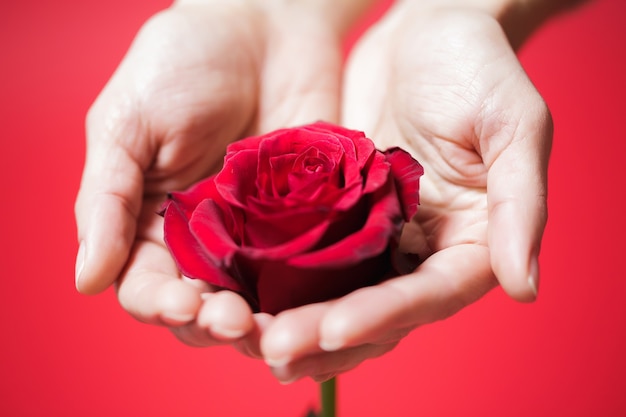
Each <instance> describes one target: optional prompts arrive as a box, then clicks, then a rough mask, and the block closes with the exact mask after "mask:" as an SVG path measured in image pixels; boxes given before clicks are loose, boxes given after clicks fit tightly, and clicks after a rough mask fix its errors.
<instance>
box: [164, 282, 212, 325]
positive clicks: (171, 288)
mask: <svg viewBox="0 0 626 417" xmlns="http://www.w3.org/2000/svg"><path fill="white" fill-rule="evenodd" d="M154 297H155V307H156V308H157V309H158V311H159V316H160V318H161V320H162V321H163V323H164V324H166V325H168V326H182V325H184V324H187V323H189V322H191V321H192V320H194V319H195V318H196V314H197V312H198V310H199V309H200V306H201V304H202V299H201V298H200V294H199V292H198V290H197V289H196V288H194V287H192V286H190V285H188V284H186V283H184V282H183V281H180V280H171V281H167V282H163V283H162V284H161V285H160V286H159V287H158V288H157V290H156V292H155V294H154Z"/></svg>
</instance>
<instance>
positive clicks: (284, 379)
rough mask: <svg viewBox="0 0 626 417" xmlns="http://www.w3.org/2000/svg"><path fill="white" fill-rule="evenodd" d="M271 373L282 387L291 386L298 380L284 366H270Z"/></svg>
mask: <svg viewBox="0 0 626 417" xmlns="http://www.w3.org/2000/svg"><path fill="white" fill-rule="evenodd" d="M271 371H272V375H274V377H275V378H276V379H278V382H280V383H281V384H283V385H289V384H292V383H294V382H296V380H297V379H298V376H297V375H293V373H292V372H291V371H290V370H289V369H288V367H287V366H284V365H280V366H272V367H271Z"/></svg>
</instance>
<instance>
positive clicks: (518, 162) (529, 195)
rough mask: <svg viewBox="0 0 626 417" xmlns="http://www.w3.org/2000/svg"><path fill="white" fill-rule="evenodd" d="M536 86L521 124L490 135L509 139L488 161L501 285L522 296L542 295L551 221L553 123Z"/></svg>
mask: <svg viewBox="0 0 626 417" xmlns="http://www.w3.org/2000/svg"><path fill="white" fill-rule="evenodd" d="M532 91H533V94H531V95H530V96H529V97H530V98H532V99H533V100H531V103H530V105H529V103H528V102H525V103H523V104H524V109H523V110H522V109H520V113H519V114H520V117H517V118H515V119H514V120H517V121H518V122H517V125H516V126H515V127H511V126H507V127H508V128H505V129H502V130H501V132H500V133H499V134H498V135H497V136H502V135H508V136H509V137H508V138H504V137H494V138H492V139H491V140H493V141H495V142H496V143H497V142H501V143H506V145H504V147H503V148H501V149H500V151H499V152H497V151H496V157H495V159H493V161H492V162H491V164H490V166H489V163H488V162H487V161H486V163H488V166H489V171H488V177H487V199H488V207H489V227H488V239H489V248H490V251H491V265H492V268H493V271H494V273H495V275H496V276H497V278H498V280H499V282H500V285H501V286H502V288H503V289H504V290H505V292H507V293H508V294H509V295H510V296H511V297H512V298H514V299H516V300H518V301H533V300H534V299H535V298H536V297H537V290H538V287H539V265H538V256H539V250H540V246H541V239H542V236H543V231H544V228H545V225H546V221H547V172H548V159H549V155H550V148H551V143H552V130H553V127H552V119H551V117H550V113H549V111H548V109H547V107H546V106H545V104H544V102H543V100H542V99H541V98H540V97H539V95H538V94H537V93H536V91H534V89H533V90H532ZM527 98H528V97H527ZM511 132H512V134H511ZM496 147H497V146H496ZM494 148H495V147H494Z"/></svg>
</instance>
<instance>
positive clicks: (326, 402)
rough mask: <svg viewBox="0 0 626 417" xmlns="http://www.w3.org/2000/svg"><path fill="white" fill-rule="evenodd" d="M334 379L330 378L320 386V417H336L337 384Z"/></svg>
mask: <svg viewBox="0 0 626 417" xmlns="http://www.w3.org/2000/svg"><path fill="white" fill-rule="evenodd" d="M336 382H337V381H336V379H335V378H331V379H329V380H328V381H324V382H322V383H321V384H320V391H321V396H322V411H321V414H320V417H336V415H337V413H336V411H337V410H336V408H337V386H336V385H337V384H336Z"/></svg>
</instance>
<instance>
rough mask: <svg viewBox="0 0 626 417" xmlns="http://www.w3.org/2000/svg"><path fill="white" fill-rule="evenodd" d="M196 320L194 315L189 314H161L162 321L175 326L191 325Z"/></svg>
mask: <svg viewBox="0 0 626 417" xmlns="http://www.w3.org/2000/svg"><path fill="white" fill-rule="evenodd" d="M194 318H195V316H194V315H193V314H188V313H172V312H168V313H163V314H161V319H162V320H164V321H166V322H168V323H173V324H180V323H189V322H190V321H192V320H193V319H194Z"/></svg>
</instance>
